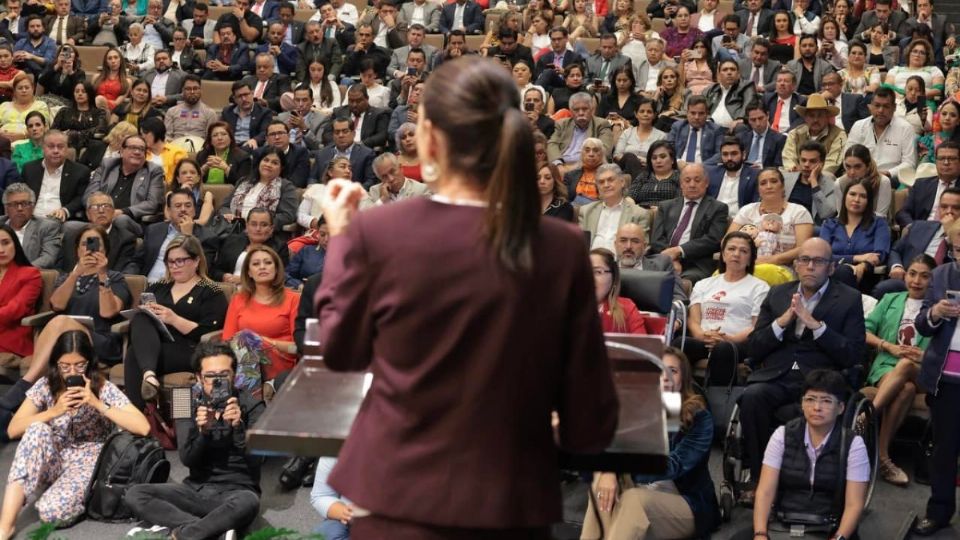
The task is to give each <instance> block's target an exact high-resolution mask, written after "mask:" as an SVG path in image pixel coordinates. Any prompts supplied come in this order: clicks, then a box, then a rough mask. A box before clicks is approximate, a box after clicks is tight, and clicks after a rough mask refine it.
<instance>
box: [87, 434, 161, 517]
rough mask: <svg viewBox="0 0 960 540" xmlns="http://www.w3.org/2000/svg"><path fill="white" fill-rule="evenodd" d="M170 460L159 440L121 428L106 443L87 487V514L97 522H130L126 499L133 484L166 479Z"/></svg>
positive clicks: (158, 481) (159, 481) (157, 481)
mask: <svg viewBox="0 0 960 540" xmlns="http://www.w3.org/2000/svg"><path fill="white" fill-rule="evenodd" d="M169 476H170V462H169V461H167V456H166V454H165V453H164V451H163V447H161V446H160V443H159V442H157V440H156V439H153V438H150V437H139V436H137V435H134V434H132V433H130V432H129V431H117V432H116V433H114V434H112V435H110V437H109V438H108V439H107V442H105V443H104V444H103V450H101V451H100V457H99V458H97V466H96V468H95V469H94V471H93V477H92V478H91V479H90V487H89V488H88V489H87V498H86V501H85V506H86V509H87V517H89V518H90V519H93V520H96V521H108V522H118V521H129V520H132V519H133V514H132V513H131V512H130V509H129V508H127V505H126V504H125V503H124V502H123V497H124V495H126V493H127V490H128V489H130V487H131V486H135V485H138V484H157V483H162V482H166V481H167V478H168V477H169Z"/></svg>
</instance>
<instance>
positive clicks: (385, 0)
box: [370, 0, 407, 50]
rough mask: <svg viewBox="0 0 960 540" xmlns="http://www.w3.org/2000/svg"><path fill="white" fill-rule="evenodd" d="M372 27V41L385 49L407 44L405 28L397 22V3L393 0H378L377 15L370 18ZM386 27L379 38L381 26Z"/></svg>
mask: <svg viewBox="0 0 960 540" xmlns="http://www.w3.org/2000/svg"><path fill="white" fill-rule="evenodd" d="M370 27H371V28H373V35H374V38H373V42H374V43H376V44H377V45H379V46H381V47H383V48H385V49H390V50H393V49H396V48H399V47H403V46H404V45H406V44H407V28H406V25H405V24H403V23H399V22H397V3H396V2H395V1H394V0H380V5H379V6H378V7H377V16H376V17H374V18H373V19H371V20H370ZM383 27H386V35H385V36H384V37H383V38H380V37H379V36H380V30H381V28H383Z"/></svg>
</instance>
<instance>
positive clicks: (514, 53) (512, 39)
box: [428, 26, 533, 68]
mask: <svg viewBox="0 0 960 540" xmlns="http://www.w3.org/2000/svg"><path fill="white" fill-rule="evenodd" d="M518 38H519V35H518V34H517V31H516V30H514V29H512V28H507V27H506V26H504V27H502V28H500V45H498V46H496V47H490V48H489V49H487V56H490V57H493V58H496V57H498V56H503V57H504V58H506V60H507V61H509V62H510V65H511V66H512V65H514V64H516V63H517V61H519V60H523V61H525V62H527V64H528V65H529V66H530V67H531V68H532V67H533V52H532V51H531V50H530V47H527V46H526V45H520V43H519V42H518V41H517V40H518ZM428 60H429V59H428Z"/></svg>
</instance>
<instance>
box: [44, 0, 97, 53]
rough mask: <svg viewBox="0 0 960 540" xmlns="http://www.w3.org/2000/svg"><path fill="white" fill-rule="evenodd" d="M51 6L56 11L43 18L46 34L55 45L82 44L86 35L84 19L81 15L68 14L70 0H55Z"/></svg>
mask: <svg viewBox="0 0 960 540" xmlns="http://www.w3.org/2000/svg"><path fill="white" fill-rule="evenodd" d="M53 7H54V9H55V10H56V11H55V12H54V13H52V14H50V15H47V16H46V17H44V19H43V27H44V28H46V30H47V32H48V35H49V36H50V37H51V38H53V40H54V41H56V42H57V45H63V44H64V43H69V44H71V45H83V41H84V38H85V37H86V35H87V26H86V21H85V20H84V19H83V17H80V16H78V15H71V14H70V0H57V1H56V2H54V4H53Z"/></svg>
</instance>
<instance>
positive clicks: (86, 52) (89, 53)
mask: <svg viewBox="0 0 960 540" xmlns="http://www.w3.org/2000/svg"><path fill="white" fill-rule="evenodd" d="M109 50H110V47H107V46H105V45H77V57H78V58H79V59H80V67H81V68H83V71H84V72H86V74H87V78H88V79H89V80H90V81H93V79H92V78H91V77H90V75H91V74H93V75H94V76H96V75H97V72H98V71H99V70H100V68H101V67H103V56H104V55H105V54H107V51H109Z"/></svg>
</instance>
